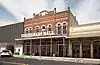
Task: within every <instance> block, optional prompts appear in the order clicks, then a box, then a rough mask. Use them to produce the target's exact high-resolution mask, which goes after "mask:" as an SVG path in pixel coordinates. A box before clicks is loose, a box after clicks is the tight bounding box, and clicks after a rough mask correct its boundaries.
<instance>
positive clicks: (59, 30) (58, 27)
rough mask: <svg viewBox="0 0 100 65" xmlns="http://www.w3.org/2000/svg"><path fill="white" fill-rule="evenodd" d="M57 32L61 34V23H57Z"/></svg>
mask: <svg viewBox="0 0 100 65" xmlns="http://www.w3.org/2000/svg"><path fill="white" fill-rule="evenodd" d="M57 33H58V34H61V24H58V25H57Z"/></svg>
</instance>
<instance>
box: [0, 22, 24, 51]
mask: <svg viewBox="0 0 100 65" xmlns="http://www.w3.org/2000/svg"><path fill="white" fill-rule="evenodd" d="M22 26H23V22H20V23H16V24H10V25H6V26H0V52H1V51H2V50H4V49H9V50H11V51H12V52H14V44H15V38H20V37H21V35H20V34H22V30H23V29H22V28H23V27H22Z"/></svg>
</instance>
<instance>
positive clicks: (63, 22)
mask: <svg viewBox="0 0 100 65" xmlns="http://www.w3.org/2000/svg"><path fill="white" fill-rule="evenodd" d="M64 23H65V24H66V27H67V22H66V21H64V22H63V23H62V34H63V24H64ZM66 31H67V28H66ZM66 34H67V32H66ZM66 34H65V35H66Z"/></svg>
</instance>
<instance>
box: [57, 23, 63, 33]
mask: <svg viewBox="0 0 100 65" xmlns="http://www.w3.org/2000/svg"><path fill="white" fill-rule="evenodd" d="M58 24H60V25H61V34H62V33H63V32H62V24H61V22H58V23H57V24H56V34H58Z"/></svg>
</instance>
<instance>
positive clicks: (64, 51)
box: [63, 38, 66, 57]
mask: <svg viewBox="0 0 100 65" xmlns="http://www.w3.org/2000/svg"><path fill="white" fill-rule="evenodd" d="M65 55H66V48H65V38H63V57H64V56H65Z"/></svg>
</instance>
